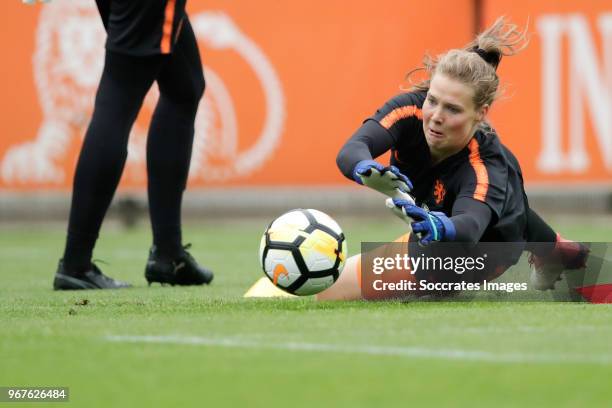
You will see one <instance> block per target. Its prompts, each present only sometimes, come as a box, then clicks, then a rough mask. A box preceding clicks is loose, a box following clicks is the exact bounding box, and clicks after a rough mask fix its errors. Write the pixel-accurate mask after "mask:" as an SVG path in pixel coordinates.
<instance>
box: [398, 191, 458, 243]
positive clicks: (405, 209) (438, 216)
mask: <svg viewBox="0 0 612 408" xmlns="http://www.w3.org/2000/svg"><path fill="white" fill-rule="evenodd" d="M391 204H392V205H391ZM387 207H390V208H391V210H392V211H393V213H394V214H395V215H397V216H398V217H400V218H401V219H402V220H404V221H405V222H406V223H408V224H409V225H410V226H411V227H412V231H413V232H415V233H416V234H417V235H418V236H419V243H420V244H421V245H428V244H430V243H431V242H432V241H454V240H455V236H456V231H455V225H454V224H453V222H452V221H451V220H450V218H448V217H447V216H446V214H444V213H443V212H438V211H427V210H425V209H423V208H421V207H418V206H416V205H415V204H414V202H410V201H406V200H402V199H388V200H387Z"/></svg>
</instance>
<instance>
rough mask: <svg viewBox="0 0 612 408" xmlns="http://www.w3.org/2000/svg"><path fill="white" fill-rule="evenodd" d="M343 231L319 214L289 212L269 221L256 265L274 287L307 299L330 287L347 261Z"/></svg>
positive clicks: (326, 217) (299, 211) (305, 211)
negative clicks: (258, 265)
mask: <svg viewBox="0 0 612 408" xmlns="http://www.w3.org/2000/svg"><path fill="white" fill-rule="evenodd" d="M346 254H347V251H346V240H345V239H344V234H343V233H342V229H341V228H340V226H339V225H338V223H337V222H336V221H334V220H333V219H332V218H331V217H330V216H329V215H327V214H325V213H323V212H321V211H318V210H312V209H310V210H302V209H298V210H291V211H289V212H288V213H285V214H283V215H281V216H280V217H278V218H277V219H275V220H274V221H272V223H271V224H270V225H269V226H268V228H267V229H266V231H265V232H264V234H263V236H262V237H261V244H260V246H259V261H260V263H261V267H262V268H263V271H264V273H265V274H266V276H267V277H268V278H269V279H270V280H271V281H272V283H273V284H274V285H276V286H277V287H279V288H280V289H282V290H284V291H286V292H289V293H291V294H294V295H299V296H307V295H314V294H315V293H319V292H321V291H323V290H324V289H327V288H328V287H330V286H331V285H332V284H333V283H334V282H335V281H336V280H337V279H338V276H340V272H342V268H343V267H344V261H345V260H346Z"/></svg>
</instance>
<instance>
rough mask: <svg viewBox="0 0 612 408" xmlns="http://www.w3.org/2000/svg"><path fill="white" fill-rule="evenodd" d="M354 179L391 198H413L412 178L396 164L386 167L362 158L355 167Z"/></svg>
mask: <svg viewBox="0 0 612 408" xmlns="http://www.w3.org/2000/svg"><path fill="white" fill-rule="evenodd" d="M353 179H354V180H355V181H356V182H357V183H359V184H363V185H365V186H368V187H370V188H372V189H374V190H376V191H378V192H381V193H383V194H384V195H386V196H388V197H391V198H398V199H411V198H410V196H409V194H408V192H410V190H412V183H411V182H410V179H409V178H408V177H406V176H405V175H403V174H402V173H400V171H399V169H398V168H397V167H395V166H388V167H384V166H383V165H382V164H380V163H378V162H377V161H374V160H362V161H360V162H359V163H357V165H356V166H355V168H354V169H353Z"/></svg>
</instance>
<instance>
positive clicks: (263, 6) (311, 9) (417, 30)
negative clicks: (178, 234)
mask: <svg viewBox="0 0 612 408" xmlns="http://www.w3.org/2000/svg"><path fill="white" fill-rule="evenodd" d="M5 3H6V4H4V5H3V15H4V18H3V24H2V26H1V27H0V30H1V31H0V32H1V35H0V43H1V44H2V49H3V55H4V63H3V64H0V83H1V89H2V90H3V96H4V97H3V98H1V100H0V115H2V120H1V121H0V126H1V127H2V135H3V136H2V138H1V139H0V188H1V189H3V190H5V191H7V190H12V191H19V190H22V191H23V190H36V189H47V190H48V189H56V190H68V189H70V186H71V184H72V177H73V172H74V167H75V163H76V159H77V155H78V151H79V148H80V145H81V143H82V139H83V134H84V132H85V129H86V127H87V124H88V121H89V118H90V115H91V111H92V104H93V101H94V94H95V90H96V86H97V82H98V78H99V76H100V73H101V69H102V64H103V55H104V51H103V44H104V38H105V33H104V30H103V27H102V24H101V21H100V18H99V16H98V14H97V10H96V7H95V2H94V1H93V0H80V1H75V0H54V1H53V2H52V3H50V4H48V5H42V6H40V5H39V6H36V7H28V6H24V5H22V4H21V2H19V1H17V0H11V1H6V2H5ZM188 11H189V15H190V19H191V21H192V25H193V27H194V31H195V33H196V36H197V38H198V42H199V46H200V48H201V52H202V59H203V63H204V69H205V75H206V80H207V89H206V93H205V97H204V99H203V101H202V103H201V105H200V109H199V112H198V117H197V122H196V139H195V144H194V151H193V161H192V166H191V173H190V181H189V182H190V185H191V186H192V187H200V186H206V185H215V186H242V185H249V186H258V185H261V186H271V185H321V184H326V185H334V184H345V183H346V181H345V180H344V179H343V178H342V176H341V175H340V173H339V171H338V170H337V168H336V165H335V156H336V154H337V152H338V150H339V148H340V147H341V146H342V144H343V143H344V142H345V140H346V139H347V138H348V137H350V135H351V134H352V132H353V131H354V130H355V129H356V128H357V127H358V126H359V125H360V123H361V121H362V120H363V119H364V118H365V117H367V116H369V115H370V114H372V113H373V112H374V111H375V110H376V109H377V108H378V107H379V106H380V105H381V104H382V103H383V102H384V101H386V100H387V99H388V98H389V97H391V96H393V95H394V94H396V93H398V92H399V86H400V84H401V83H402V81H403V77H404V75H405V73H406V72H407V71H409V70H410V69H411V68H413V67H416V66H418V65H419V64H420V62H421V59H422V56H423V53H424V52H425V51H426V50H429V51H431V52H441V51H443V50H445V49H446V48H449V47H452V46H459V45H462V44H463V43H465V42H466V41H468V40H469V37H470V31H471V27H472V26H473V21H472V15H473V10H472V1H470V0H461V1H455V2H453V5H452V6H449V3H448V2H447V1H445V0H432V1H428V2H418V3H417V2H412V1H405V0H383V1H380V2H371V1H353V2H346V1H322V0H315V1H311V2H306V3H304V2H292V1H290V2H278V1H272V0H262V1H257V2H253V1H219V0H217V1H196V0H190V1H189V2H188ZM441 28H443V29H441ZM154 88H155V87H154ZM156 97H157V96H156V90H155V89H153V90H152V91H151V93H150V95H149V96H148V97H147V100H146V101H145V104H144V107H143V110H142V112H141V114H140V116H139V118H138V120H137V123H136V125H135V126H134V129H133V131H132V134H131V136H130V144H129V155H128V162H127V165H126V169H125V172H124V176H123V179H122V184H121V185H122V187H124V188H125V187H129V188H142V187H144V186H145V184H146V173H145V171H146V170H145V139H146V131H147V125H148V123H149V120H150V116H151V113H152V110H153V107H154V105H155V101H156Z"/></svg>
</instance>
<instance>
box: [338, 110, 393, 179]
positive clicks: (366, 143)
mask: <svg viewBox="0 0 612 408" xmlns="http://www.w3.org/2000/svg"><path fill="white" fill-rule="evenodd" d="M394 144H395V141H394V140H393V137H392V136H391V134H389V132H388V131H387V130H386V129H384V128H383V127H382V126H381V125H380V124H379V123H378V122H376V121H374V120H367V121H365V123H364V124H363V125H361V127H360V128H359V129H357V131H356V132H355V134H354V135H353V136H351V138H350V139H349V140H348V141H347V142H346V143H345V144H344V146H342V149H340V152H339V153H338V156H337V157H336V164H337V165H338V168H339V169H340V171H341V172H342V174H344V176H345V177H346V178H348V179H350V180H353V170H354V169H355V166H356V165H357V163H359V162H360V161H363V160H372V159H373V158H376V157H378V156H380V155H381V154H383V153H385V152H386V151H388V150H389V149H391V148H392V147H393V145H394Z"/></svg>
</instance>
